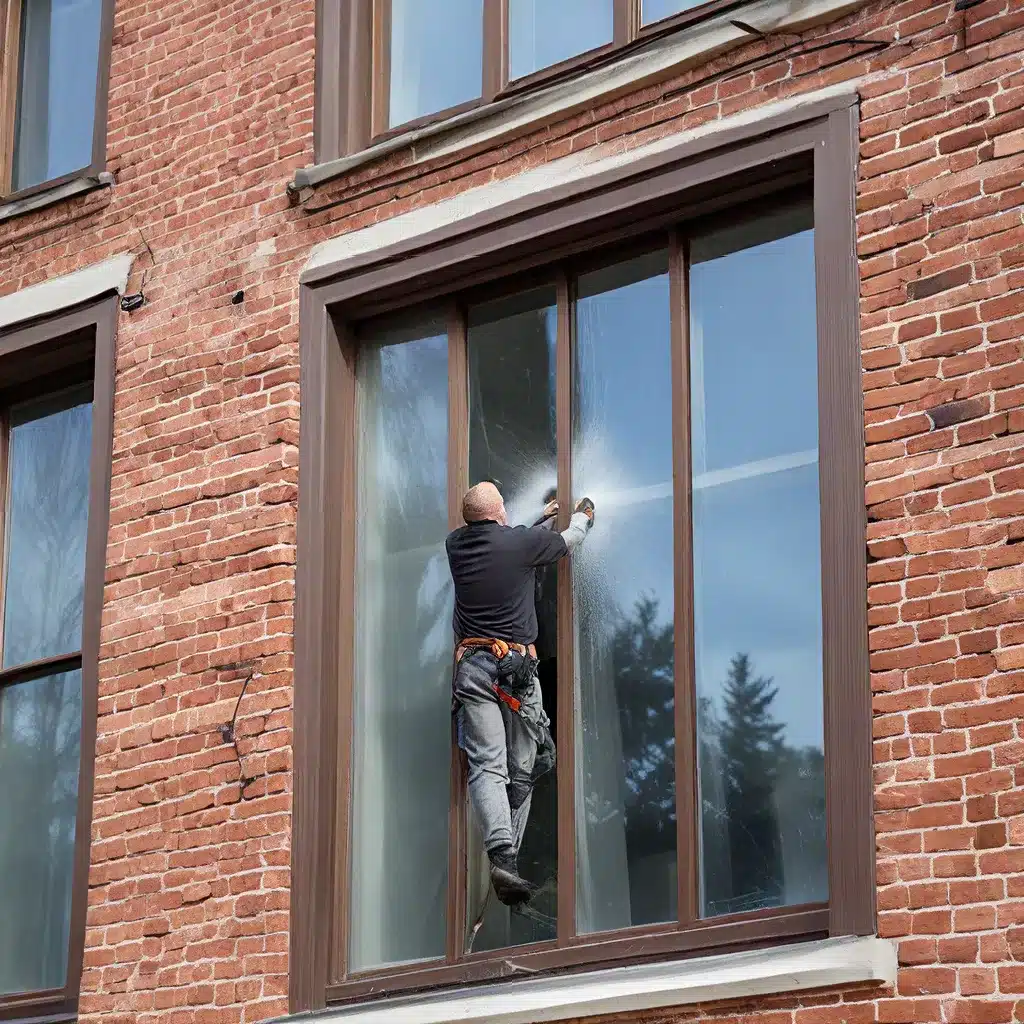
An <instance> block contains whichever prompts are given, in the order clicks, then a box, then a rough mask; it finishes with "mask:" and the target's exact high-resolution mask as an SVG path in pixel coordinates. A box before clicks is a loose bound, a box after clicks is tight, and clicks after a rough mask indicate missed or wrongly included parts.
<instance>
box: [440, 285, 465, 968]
mask: <svg viewBox="0 0 1024 1024" xmlns="http://www.w3.org/2000/svg"><path fill="white" fill-rule="evenodd" d="M467 334H468V325H467V321H466V309H465V307H464V306H462V305H461V304H459V303H453V305H452V307H451V308H450V309H449V311H448V528H449V529H451V530H455V529H457V528H458V527H459V526H461V525H462V496H463V495H464V494H465V493H466V491H467V490H468V488H469V353H468V348H467ZM468 799H469V790H468V787H467V780H466V771H465V765H464V759H463V756H462V752H461V751H460V750H459V746H458V742H457V737H456V727H455V722H454V718H453V720H452V743H451V777H450V783H449V790H448V898H447V904H446V906H447V927H446V931H445V943H446V945H445V953H446V959H447V960H448V962H449V963H453V962H454V961H456V960H458V959H460V958H461V957H462V955H463V951H464V950H465V948H466V940H465V931H466V900H467V893H466V890H467V887H468V884H469V882H468V866H467V859H468V857H469V845H468V829H467V821H466V804H467V801H468Z"/></svg>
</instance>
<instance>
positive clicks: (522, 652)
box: [455, 636, 537, 715]
mask: <svg viewBox="0 0 1024 1024" xmlns="http://www.w3.org/2000/svg"><path fill="white" fill-rule="evenodd" d="M479 650H486V651H487V652H488V653H489V654H491V655H493V657H494V659H495V661H497V663H498V675H499V676H500V677H501V678H502V679H507V680H508V683H509V688H510V689H522V688H523V687H525V686H526V685H527V684H528V683H529V682H530V681H531V680H532V679H533V674H534V672H535V671H536V669H537V651H536V649H535V648H534V646H533V644H529V645H526V644H513V643H509V642H508V641H507V640H496V639H488V638H484V637H476V636H471V637H466V639H465V640H462V641H460V642H459V645H458V646H457V647H456V648H455V663H456V664H458V663H459V662H460V661H462V659H463V657H464V656H465V655H466V654H467V653H471V652H473V651H479ZM491 685H492V688H493V689H494V694H495V696H496V697H497V698H498V700H500V701H501V702H502V704H505V705H506V706H507V707H509V708H511V710H512V711H514V712H515V713H516V714H517V715H518V714H519V710H520V708H521V707H522V701H521V700H519V698H517V697H515V696H513V694H511V693H509V691H508V690H507V689H505V688H504V687H501V686H499V685H498V684H497V683H492V684H491Z"/></svg>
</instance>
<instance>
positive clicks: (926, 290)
mask: <svg viewBox="0 0 1024 1024" xmlns="http://www.w3.org/2000/svg"><path fill="white" fill-rule="evenodd" d="M970 279H971V265H970V264H969V263H965V264H963V266H960V267H953V268H952V269H951V270H944V271H943V272H942V273H941V274H935V275H933V276H932V277H922V278H921V279H920V280H919V281H911V282H910V283H909V284H908V285H907V298H908V299H911V300H913V299H927V298H928V296H929V295H937V294H938V293H939V292H944V291H947V290H948V289H950V288H956V287H958V286H959V285H962V284H967V282H968V281H970Z"/></svg>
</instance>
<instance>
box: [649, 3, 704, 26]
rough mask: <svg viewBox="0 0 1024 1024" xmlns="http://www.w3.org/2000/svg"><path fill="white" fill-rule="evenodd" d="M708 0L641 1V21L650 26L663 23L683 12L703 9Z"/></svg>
mask: <svg viewBox="0 0 1024 1024" xmlns="http://www.w3.org/2000/svg"><path fill="white" fill-rule="evenodd" d="M707 2H708V0H641V7H640V10H641V21H642V23H643V24H644V25H649V24H650V23H651V22H652V21H661V19H662V18H669V17H671V16H672V15H673V14H680V13H681V12H682V11H692V10H693V9H694V8H695V7H703V6H704V5H705V4H706V3H707Z"/></svg>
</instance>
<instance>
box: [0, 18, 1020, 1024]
mask: <svg viewBox="0 0 1024 1024" xmlns="http://www.w3.org/2000/svg"><path fill="white" fill-rule="evenodd" d="M313 7H314V4H313V0H290V2H289V3H287V4H286V3H281V2H273V0H246V2H244V3H243V2H240V0H234V2H231V3H227V2H223V0H187V2H176V3H152V2H150V3H144V2H142V0H118V3H117V15H116V27H115V34H114V54H113V66H112V74H111V99H110V135H109V144H108V154H109V166H110V169H111V170H113V171H114V172H115V173H116V175H117V179H118V183H117V185H116V187H115V188H114V189H113V190H105V191H102V192H99V193H94V194H93V195H91V196H89V197H86V198H84V199H79V200H73V201H71V202H68V203H65V204H63V205H61V206H60V207H57V208H54V209H51V210H48V211H42V212H40V213H37V214H33V215H31V216H28V217H25V218H21V219H19V220H16V221H11V222H7V223H5V224H0V291H3V292H8V291H12V290H14V289H16V288H18V287H21V286H23V285H26V284H30V283H33V282H35V281H37V280H40V279H41V278H44V277H49V276H53V275H55V274H59V273H64V272H67V271H70V270H73V269H75V268H77V267H80V266H83V265H87V264H89V263H93V262H95V261H97V260H99V259H101V258H102V257H104V256H106V255H109V254H112V253H116V252H121V251H124V250H125V249H128V248H131V249H133V250H135V251H136V252H138V253H140V256H139V259H138V260H137V261H136V265H135V268H134V271H133V275H132V281H131V285H130V288H131V290H136V291H137V290H139V289H140V288H143V275H145V283H144V291H145V294H146V298H147V304H146V305H145V306H144V307H143V308H142V309H141V310H139V311H138V312H136V313H133V314H130V315H129V314H122V315H121V317H120V323H119V328H118V331H119V333H118V358H117V397H116V412H115V441H114V464H113V494H112V517H111V531H110V544H109V551H108V570H107V592H106V609H105V614H104V645H103V649H102V664H101V670H100V707H99V713H100V717H99V724H98V725H99V727H98V741H97V761H96V770H97V780H96V796H95V804H94V817H93V825H92V832H93V857H92V870H91V876H90V882H91V892H90V907H89V918H88V934H87V940H86V946H87V948H86V963H85V974H84V977H83V982H82V1011H83V1013H82V1017H83V1020H86V1021H95V1022H97V1024H98V1022H100V1021H103V1022H104V1024H112V1022H121V1021H123V1022H125V1024H128V1022H135V1021H140V1022H144V1021H148V1020H152V1019H154V1018H159V1019H160V1020H161V1021H166V1022H168V1024H172V1022H179V1021H180V1022H186V1021H188V1022H192V1021H195V1022H198V1024H222V1022H223V1024H234V1022H236V1021H248V1020H259V1019H262V1018H265V1017H268V1016H271V1015H273V1014H277V1013H282V1012H284V1011H285V1010H286V1008H287V1007H286V999H285V992H286V987H287V971H288V958H287V940H288V890H289V884H290V878H289V870H288V862H289V842H290V819H289V800H290V790H291V781H290V764H291V761H290V743H291V732H290V729H291V715H290V707H291V684H292V679H291V665H292V659H291V650H292V640H291V634H292V596H293V580H294V573H293V565H294V557H295V550H294V521H295V499H296V478H297V474H296V465H297V447H296V445H297V422H298V401H299V395H298V384H297V381H298V368H297V337H298V307H297V294H298V284H297V281H298V273H299V270H300V268H301V266H302V264H303V262H304V261H305V259H306V257H307V256H308V253H309V250H310V247H311V246H312V245H313V244H314V243H315V242H318V241H321V240H323V239H325V238H328V237H331V236H334V235H337V234H339V233H341V232H343V231H346V230H350V229H352V228H355V227H360V226H364V225H366V224H369V223H371V222H373V221H375V220H378V219H381V218H385V217H390V216H394V215H395V214H398V213H400V212H403V211H405V210H408V209H411V208H413V207H415V206H419V205H423V204H425V203H429V202H432V201H436V200H437V199H440V198H443V197H446V196H449V195H452V194H454V193H456V192H458V191H461V190H463V189H465V188H468V187H471V186H473V185H476V184H481V183H484V182H486V181H489V180H492V179H493V178H495V177H506V176H509V175H512V174H515V173H518V172H520V171H522V170H523V169H525V168H527V167H530V166H534V165H536V164H538V163H540V162H543V161H546V160H550V159H554V158H556V157H558V156H561V155H565V154H567V153H569V152H572V151H574V150H577V149H580V148H583V147H592V146H602V147H606V148H608V149H622V148H630V147H635V146H638V145H641V144H642V143H644V142H647V141H650V140H652V139H654V138H658V137H661V136H664V135H667V134H672V133H676V132H679V131H680V130H685V129H686V128H689V127H692V126H694V125H698V124H702V123H705V122H706V121H708V120H710V119H713V118H716V117H718V116H721V115H724V114H729V113H732V112H734V111H737V110H741V109H744V108H746V107H749V106H750V105H752V104H754V103H760V102H764V101H766V100H770V99H775V98H778V97H781V96H785V95H791V94H794V93H798V92H804V91H809V90H812V89H815V88H819V87H821V86H822V85H826V84H831V83H835V82H839V81H847V80H851V79H857V80H859V81H862V82H863V84H862V86H861V94H862V96H863V106H862V118H863V120H862V143H861V157H862V163H861V172H860V182H859V209H860V213H859V219H858V227H859V236H860V237H859V249H860V256H861V271H862V274H861V279H862V285H861V302H862V322H863V349H864V387H865V406H866V413H865V417H866V437H867V442H868V448H867V472H868V480H869V484H868V490H867V502H868V506H869V513H870V520H871V522H870V527H869V536H868V548H869V552H870V566H869V572H870V582H871V589H870V600H871V625H872V632H871V638H870V642H871V648H872V652H873V653H872V668H873V675H872V686H873V690H874V693H875V712H876V718H875V736H876V744H875V762H876V768H875V772H876V785H877V820H876V825H877V832H878V849H879V856H878V882H879V892H878V906H879V930H880V933H881V934H882V935H884V936H888V937H891V938H893V939H894V940H897V941H898V943H899V950H900V960H901V963H902V964H903V966H902V968H901V971H900V975H899V980H898V985H897V990H896V992H889V991H885V992H881V993H879V992H878V991H871V990H864V989H860V990H851V991H849V992H845V993H825V994H820V995H812V996H804V997H800V998H797V997H792V996H782V997H776V998H773V999H770V1000H761V1001H759V1002H758V1003H757V1004H755V1005H754V1006H749V1007H746V1006H744V1007H739V1008H737V1007H736V1006H735V1005H733V1006H730V1007H724V1008H723V1007H704V1008H700V1009H699V1010H695V1011H693V1012H687V1013H679V1014H661V1015H658V1017H657V1019H659V1020H661V1019H664V1020H676V1019H679V1020H683V1019H690V1018H692V1017H700V1018H703V1019H714V1020H716V1021H723V1022H724V1021H726V1020H751V1019H756V1020H757V1021H759V1022H761V1024H777V1022H778V1024H783V1022H785V1024H829V1022H836V1024H838V1022H839V1021H847V1022H849V1024H855V1022H860V1021H875V1020H877V1021H880V1022H899V1021H908V1022H909V1021H915V1020H918V1021H947V1022H951V1024H955V1022H975V1021H976V1022H1004V1021H1012V1020H1018V1021H1024V797H1022V795H1021V793H1022V791H1024V790H1022V785H1024V768H1022V767H1021V763H1022V762H1024V733H1021V731H1020V730H1021V725H1020V721H1021V719H1022V717H1024V695H1022V694H1024V596H1022V590H1024V588H1022V584H1024V564H1022V563H1024V468H1022V464H1024V438H1022V433H1021V432H1022V431H1024V360H1022V359H1021V355H1022V351H1021V350H1022V341H1021V339H1022V336H1024V221H1022V203H1024V187H1022V184H1021V183H1022V179H1024V134H1022V133H1024V3H1021V2H1020V0H986V2H984V3H982V4H981V5H980V6H978V7H976V8H974V9H973V10H971V11H969V12H967V13H966V15H961V14H956V15H954V14H953V13H952V7H953V3H952V0H902V2H891V0H885V2H878V0H872V2H869V3H868V4H867V5H866V6H865V7H864V8H863V9H862V10H860V11H859V12H857V13H855V14H853V15H851V16H849V17H848V18H846V19H844V20H843V21H842V22H840V23H837V24H836V25H833V26H828V27H825V28H812V29H809V30H808V31H807V32H806V41H808V42H811V43H817V42H822V41H825V40H827V39H833V40H834V39H838V38H839V37H851V36H857V37H859V38H868V39H871V40H875V41H878V42H879V43H883V42H884V43H886V44H887V45H885V46H883V47H880V48H878V49H874V50H872V51H871V52H870V53H865V52H863V51H864V50H866V49H867V48H866V47H860V46H851V45H848V44H841V45H835V46H833V47H831V48H828V49H824V50H820V51H818V52H817V53H815V54H812V55H805V56H794V57H792V58H780V59H778V60H776V61H775V62H774V63H772V64H771V65H770V66H768V67H766V68H764V69H762V70H758V71H756V72H753V73H747V74H744V75H742V76H740V77H736V78H732V79H726V78H724V77H722V73H724V72H727V71H728V69H729V68H730V67H733V66H735V64H736V62H737V61H739V60H741V59H746V58H748V57H753V56H757V55H758V54H760V53H763V52H766V51H768V50H769V49H774V48H775V47H777V46H778V45H779V41H778V40H769V41H767V42H755V43H752V44H751V45H748V46H745V47H743V48H742V50H739V51H733V52H732V53H730V54H727V55H725V56H723V57H721V58H719V59H717V60H716V61H715V62H713V63H712V64H710V65H707V66H705V67H701V68H696V69H692V70H690V71H688V72H687V73H685V74H683V75H680V76H678V77H677V78H675V79H673V80H672V81H669V82H666V83H663V84H661V85H657V86H649V87H647V88H644V89H642V90H639V91H637V92H636V93H634V94H633V95H630V96H628V97H625V98H621V99H618V100H616V101H615V102H614V103H610V104H608V105H606V106H604V107H600V108H598V109H595V110H594V111H591V112H587V113H584V114H579V115H575V116H573V117H571V118H567V119H565V120H563V121H561V122H559V123H556V124H553V125H551V126H548V127H545V128H544V129H542V130H539V131H536V132H534V133H533V134H532V135H530V136H528V137H524V138H522V139H520V140H515V141H506V142H504V143H501V144H497V145H495V146H493V147H491V148H490V149H487V150H485V151H483V152H478V153H476V154H474V155H473V156H472V157H470V158H463V159H461V160H460V159H459V158H457V157H449V158H446V159H444V160H439V161H436V162H434V163H433V164H431V165H427V166H423V167H419V168H411V167H410V166H409V157H408V154H403V153H401V152H399V153H396V154H394V155H393V156H391V157H389V158H386V159H385V160H384V161H383V162H380V163H377V164H374V165H369V166H366V167H364V168H360V169H358V170H355V171H353V172H352V173H350V174H349V175H347V176H346V177H345V178H343V179H341V180H339V181H337V182H335V183H332V184H331V185H328V186H325V187H324V188H322V189H320V190H319V191H318V192H317V193H316V195H314V196H313V197H312V199H310V200H309V201H308V203H307V207H308V208H307V209H303V208H302V207H300V206H296V205H293V204H292V203H291V202H290V201H289V199H288V196H287V194H286V191H285V185H286V183H287V181H288V180H289V178H290V177H291V175H292V173H293V172H294V170H295V168H297V167H299V166H302V165H304V164H307V163H309V162H310V161H311V159H312V138H311V132H312V114H313V112H312V97H313ZM714 75H718V76H719V77H718V78H714V77H712V76H714ZM329 204H339V205H331V206H330V209H327V210H325V211H324V212H319V213H317V212H315V211H316V209H317V208H319V207H325V206H328V205H329ZM146 244H148V247H149V249H151V250H152V257H151V256H150V255H149V252H148V250H147V249H146ZM238 290H244V293H245V294H244V300H243V301H242V302H241V303H239V304H237V305H233V304H232V303H231V297H232V295H233V294H234V293H235V292H236V291H238ZM247 679H248V680H249V681H248V684H247V687H246V690H245V695H244V697H242V700H241V703H240V706H239V709H238V730H237V732H238V738H237V743H238V748H239V752H240V753H241V758H242V764H241V774H244V776H245V779H246V780H251V781H246V784H245V785H244V787H242V786H240V766H239V761H238V760H237V758H236V754H235V751H234V749H233V748H232V746H231V745H230V744H227V743H225V742H224V739H223V737H222V735H221V733H220V731H219V727H220V726H221V725H222V724H223V723H225V722H227V721H229V720H230V719H231V716H232V713H233V711H234V709H235V705H236V702H237V701H238V698H239V694H240V693H241V690H242V687H243V682H244V681H245V680H247Z"/></svg>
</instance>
